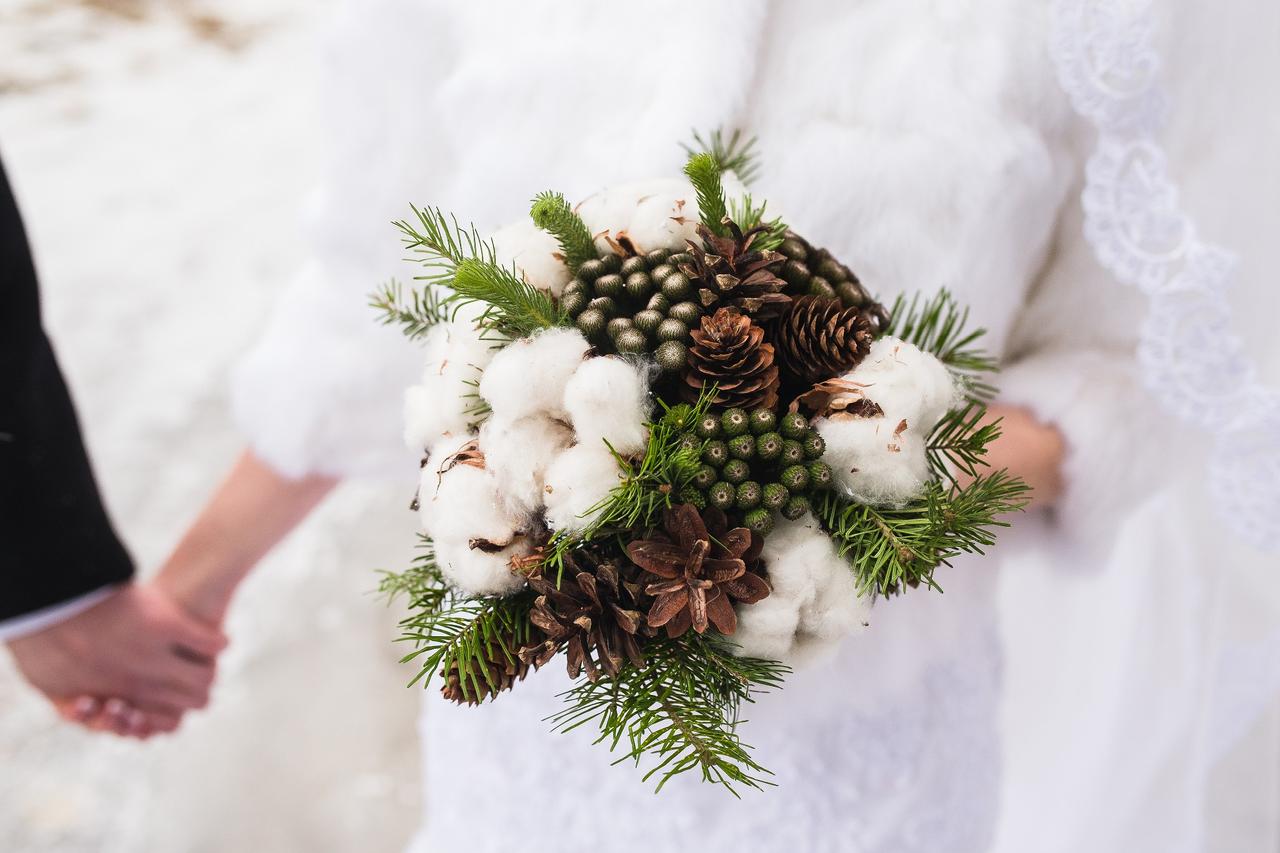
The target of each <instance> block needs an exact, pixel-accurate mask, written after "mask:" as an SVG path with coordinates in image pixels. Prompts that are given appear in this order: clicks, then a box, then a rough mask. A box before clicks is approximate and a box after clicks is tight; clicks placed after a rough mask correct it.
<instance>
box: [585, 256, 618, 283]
mask: <svg viewBox="0 0 1280 853" xmlns="http://www.w3.org/2000/svg"><path fill="white" fill-rule="evenodd" d="M608 257H617V255H609V256H608ZM606 272H607V270H606V268H605V262H604V261H603V260H599V261H583V262H582V263H581V264H579V265H578V278H580V279H582V280H583V281H586V282H591V281H595V280H596V279H598V278H599V277H600V276H602V275H604V274H605V273H606Z"/></svg>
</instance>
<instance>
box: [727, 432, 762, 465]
mask: <svg viewBox="0 0 1280 853" xmlns="http://www.w3.org/2000/svg"><path fill="white" fill-rule="evenodd" d="M729 455H730V456H732V457H733V458H734V459H754V458H755V457H756V440H755V438H754V437H753V436H750V435H740V436H738V437H737V438H734V439H730V440H729Z"/></svg>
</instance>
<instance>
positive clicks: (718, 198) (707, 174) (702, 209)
mask: <svg viewBox="0 0 1280 853" xmlns="http://www.w3.org/2000/svg"><path fill="white" fill-rule="evenodd" d="M720 171H721V170H720V163H719V161H717V160H716V158H715V155H713V154H711V153H709V152H706V151H703V152H701V153H699V154H690V155H689V162H687V163H686V164H685V167H684V173H685V175H687V176H688V178H689V181H690V182H691V183H692V184H693V188H694V190H695V191H696V192H697V193H698V215H699V216H700V217H701V218H702V224H703V225H705V226H706V227H707V230H709V231H711V233H713V234H719V235H720V236H722V237H723V236H725V235H727V234H728V233H729V229H728V228H727V227H725V224H724V219H725V217H726V216H728V215H729V211H728V209H727V208H726V207H725V201H724V185H723V184H722V183H721V181H720Z"/></svg>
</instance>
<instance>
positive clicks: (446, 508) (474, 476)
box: [418, 451, 520, 545]
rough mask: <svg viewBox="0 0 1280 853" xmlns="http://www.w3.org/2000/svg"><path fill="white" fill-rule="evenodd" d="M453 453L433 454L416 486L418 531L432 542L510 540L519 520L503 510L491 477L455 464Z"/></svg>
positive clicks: (481, 470)
mask: <svg viewBox="0 0 1280 853" xmlns="http://www.w3.org/2000/svg"><path fill="white" fill-rule="evenodd" d="M453 452H454V451H445V452H443V453H433V454H432V456H431V457H430V459H429V461H428V463H427V465H426V466H424V467H423V469H422V474H421V478H420V481H419V484H418V507H419V509H418V512H419V515H420V517H421V519H422V528H423V532H425V533H426V534H427V535H428V536H430V537H431V538H432V539H466V540H470V539H484V540H486V541H488V542H493V543H494V544H496V545H506V544H508V543H510V542H511V541H513V539H514V538H515V536H516V533H517V531H518V530H519V528H520V519H518V518H517V517H516V516H515V515H514V514H513V513H511V512H510V511H508V510H507V508H506V507H505V506H504V504H503V502H502V500H501V499H500V496H499V494H498V486H497V483H496V482H495V480H494V479H493V477H492V476H491V475H490V474H489V472H488V471H486V470H485V469H483V468H476V467H474V466H472V465H465V464H455V463H454V462H453V460H452V459H451V456H452V454H453Z"/></svg>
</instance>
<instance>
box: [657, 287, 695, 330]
mask: <svg viewBox="0 0 1280 853" xmlns="http://www.w3.org/2000/svg"><path fill="white" fill-rule="evenodd" d="M663 295H664V296H665V295H666V294H663ZM667 316H668V317H670V318H671V319H673V320H679V321H680V322H681V323H684V324H685V325H686V326H688V327H689V328H693V327H694V326H695V325H697V322H698V319H699V318H700V317H701V316H702V309H701V308H699V307H698V306H697V304H696V303H693V302H677V303H676V304H674V305H672V306H671V307H670V308H669V309H668V310H667Z"/></svg>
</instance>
